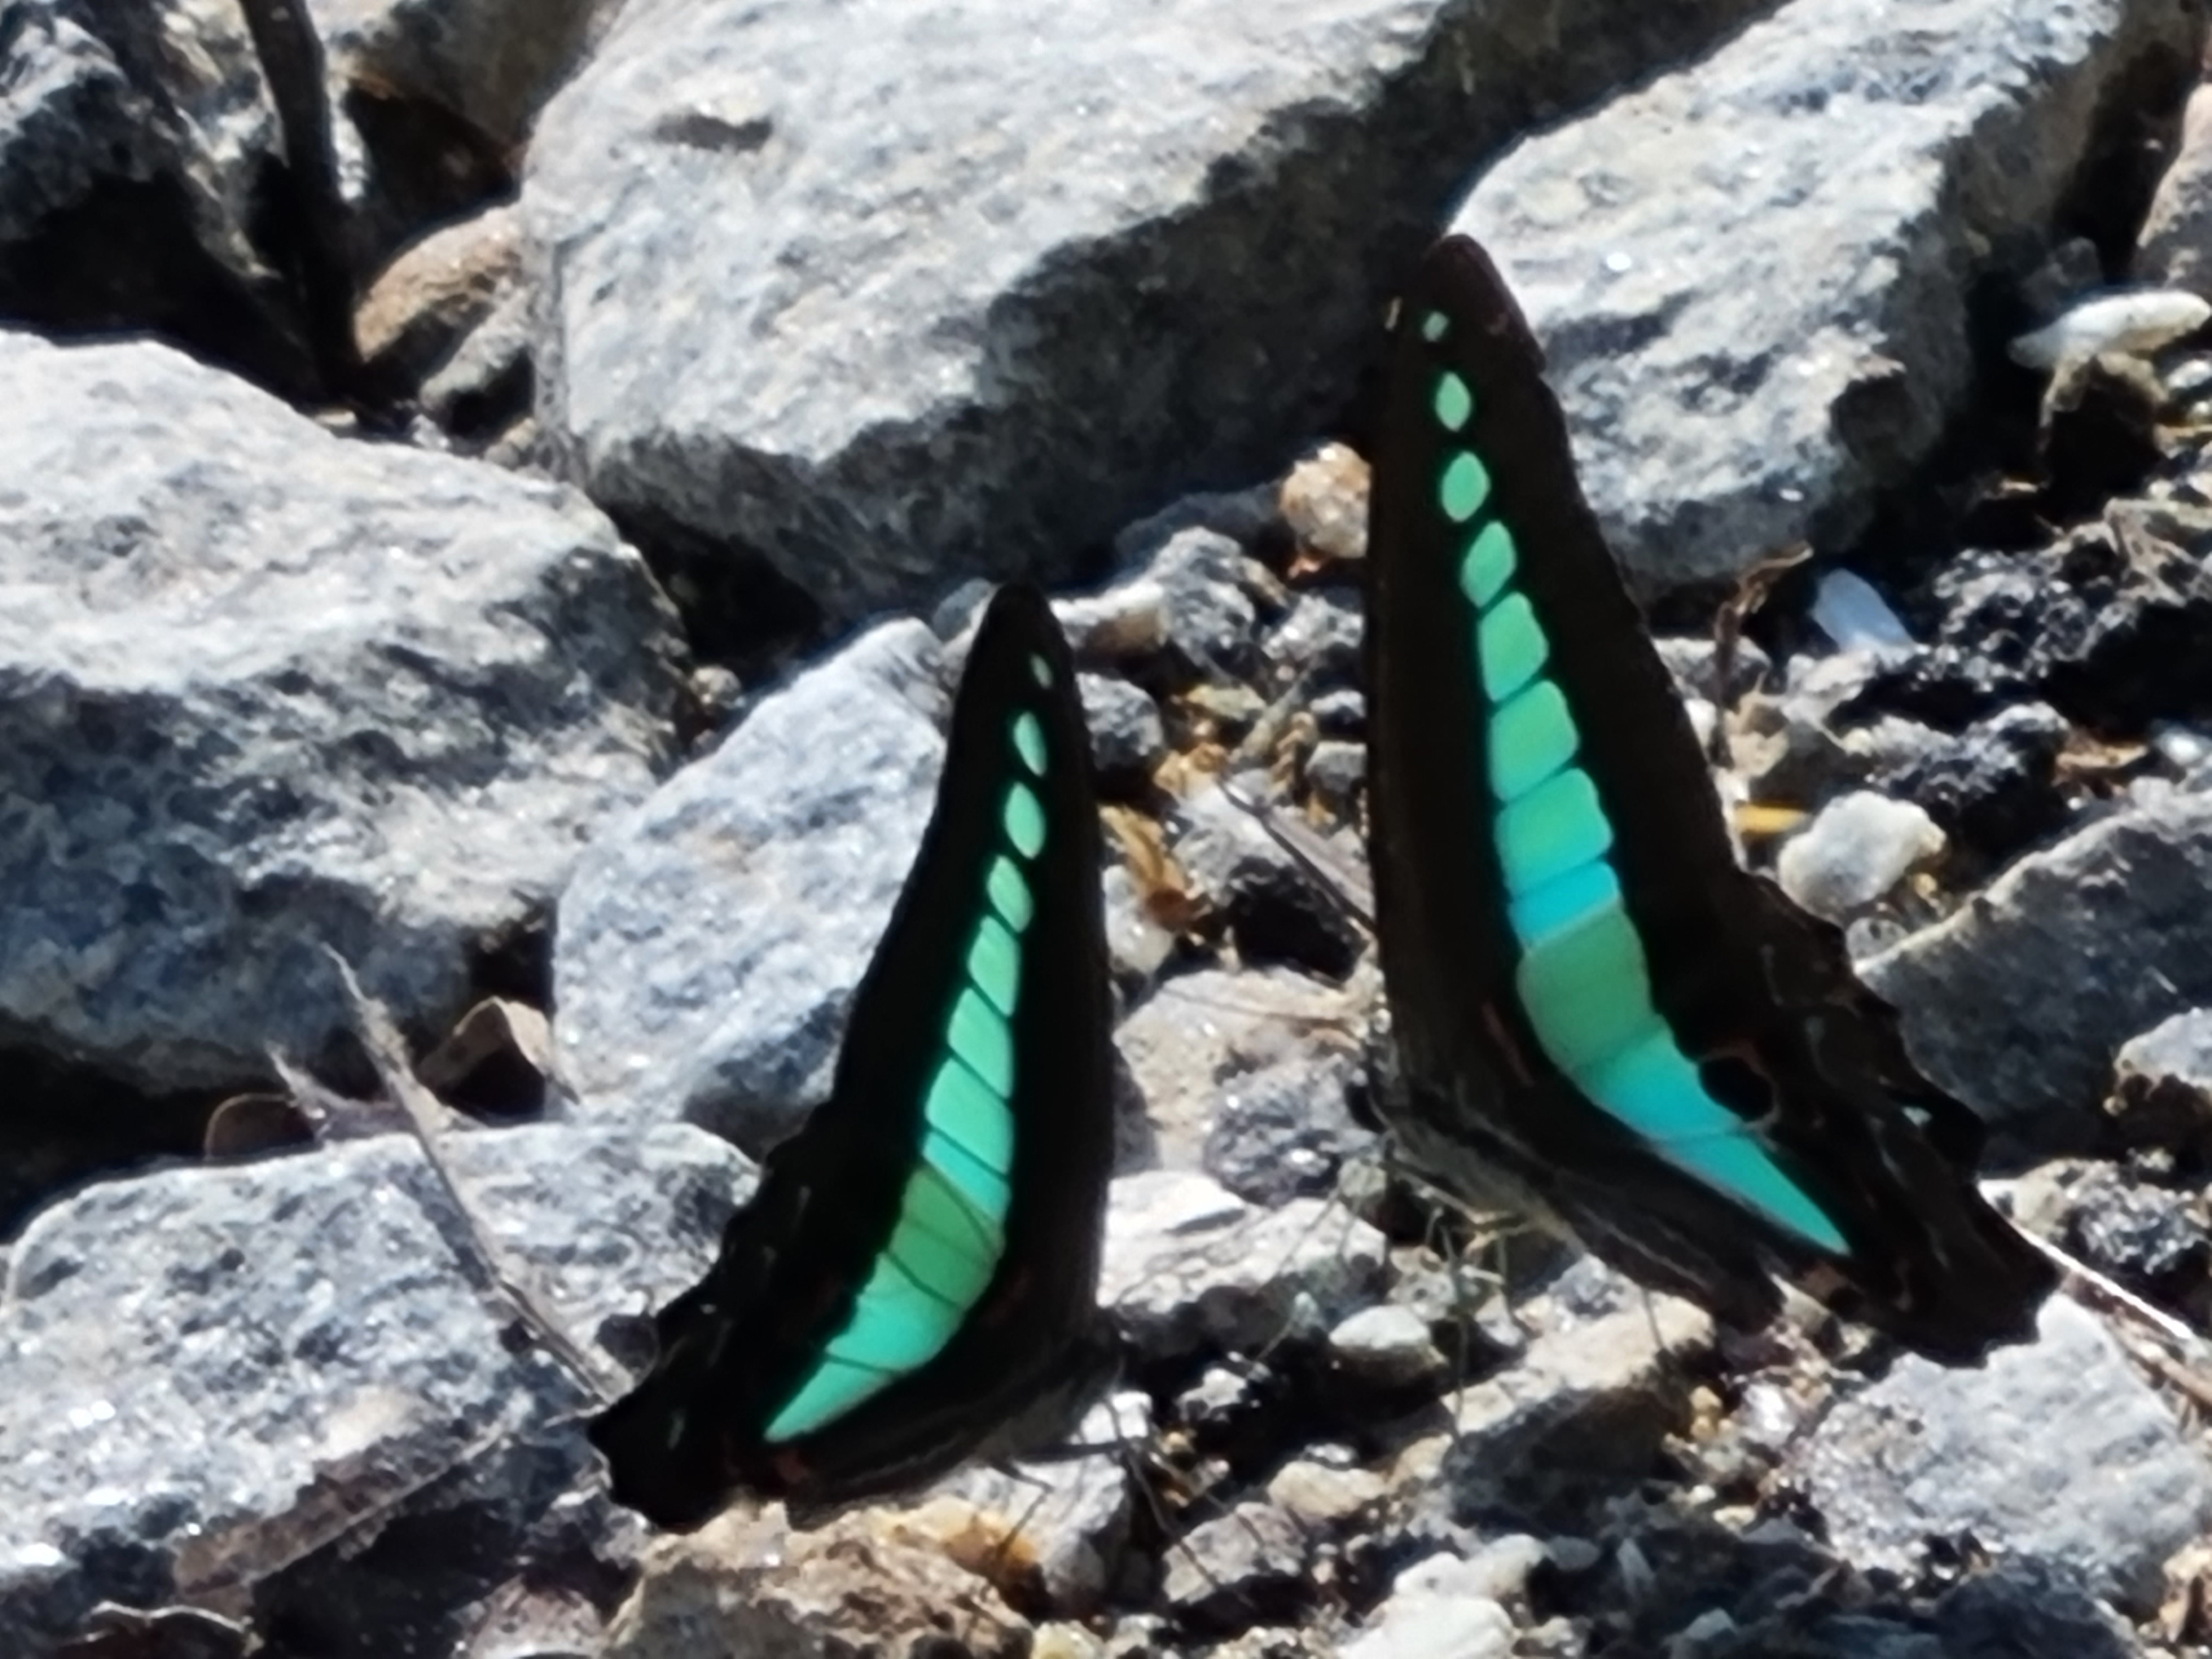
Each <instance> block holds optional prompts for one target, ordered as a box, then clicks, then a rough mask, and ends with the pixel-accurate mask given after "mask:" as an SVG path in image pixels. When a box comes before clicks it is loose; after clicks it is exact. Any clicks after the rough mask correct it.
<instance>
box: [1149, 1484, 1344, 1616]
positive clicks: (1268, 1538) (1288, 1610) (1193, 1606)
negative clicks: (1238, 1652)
mask: <svg viewBox="0 0 2212 1659" xmlns="http://www.w3.org/2000/svg"><path fill="white" fill-rule="evenodd" d="M1305 1563H1306V1541H1305V1537H1304V1534H1303V1533H1302V1532H1301V1531H1300V1529H1299V1527H1298V1523H1297V1522H1296V1521H1294V1520H1292V1519H1291V1517H1290V1516H1287V1515H1285V1513H1284V1512H1283V1511H1282V1510H1279V1509H1277V1508H1276V1507H1275V1506H1274V1505H1273V1504H1252V1503H1246V1504H1238V1505H1237V1507H1236V1508H1235V1509H1233V1510H1230V1511H1229V1513H1228V1514H1226V1515H1225V1516H1219V1517H1218V1518H1217V1519H1214V1520H1212V1521H1203V1522H1200V1523H1199V1524H1198V1525H1197V1526H1195V1527H1193V1528H1191V1529H1190V1530H1189V1531H1188V1532H1187V1533H1185V1534H1183V1537H1182V1547H1181V1548H1179V1549H1177V1550H1176V1552H1175V1553H1174V1554H1173V1555H1171V1556H1170V1558H1169V1559H1168V1564H1167V1569H1168V1570H1167V1581H1166V1583H1164V1584H1163V1585H1162V1586H1161V1595H1162V1598H1163V1599H1164V1601H1166V1603H1167V1605H1168V1607H1170V1609H1172V1610H1173V1611H1174V1612H1175V1613H1178V1614H1180V1615H1181V1616H1182V1618H1183V1619H1185V1620H1188V1621H1189V1622H1190V1623H1192V1624H1194V1625H1195V1626H1198V1627H1200V1629H1203V1630H1210V1631H1217V1632H1218V1631H1236V1630H1242V1629H1244V1628H1245V1627H1247V1626H1251V1625H1255V1624H1273V1623H1278V1622H1285V1621H1289V1620H1295V1619H1296V1618H1297V1615H1298V1614H1299V1613H1302V1612H1303V1611H1304V1604H1305V1602H1306V1601H1307V1600H1308V1598H1309V1597H1310V1595H1311V1594H1312V1590H1313V1586H1312V1584H1311V1583H1310V1581H1309V1580H1308V1578H1307V1577H1306V1565H1305Z"/></svg>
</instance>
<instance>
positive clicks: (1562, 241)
mask: <svg viewBox="0 0 2212 1659" xmlns="http://www.w3.org/2000/svg"><path fill="white" fill-rule="evenodd" d="M2201 27H2202V26H2201V23H2200V22H2199V21H2197V19H2195V18H2192V17H2191V15H2189V13H2188V9H2187V8H2186V7H2185V5H2184V4H2183V3H2182V0H2081V3H2077V4H2066V5H2054V4H2052V3H2051V0H1931V3H1921V4H1915V5H1913V6H1911V7H1910V8H1904V9H1901V8H1899V7H1898V6H1897V5H1896V4H1894V3H1893V0H1795V3H1792V4H1789V5H1785V6H1782V7H1779V8H1778V9H1775V11H1774V13H1773V15H1771V17H1769V18H1767V19H1766V20H1765V21H1762V22H1759V23H1757V24H1754V25H1753V27H1749V28H1747V29H1745V30H1744V31H1743V32H1742V33H1741V34H1739V35H1737V36H1736V37H1735V39H1734V40H1731V41H1729V44H1728V45H1727V46H1724V47H1723V48H1721V49H1720V50H1719V51H1717V52H1714V53H1713V54H1712V55H1711V57H1710V58H1707V59H1705V61H1704V62H1702V63H1699V64H1695V65H1693V66H1692V67H1691V68H1688V69H1686V70H1681V71H1680V72H1679V73H1676V74H1672V75H1667V76H1662V77H1660V78H1659V79H1658V80H1657V81H1656V82H1654V83H1653V84H1651V85H1650V87H1648V88H1644V89H1643V90H1641V91H1638V92H1634V93H1632V94H1628V95H1626V96H1625V97H1622V98H1620V99H1618V100H1614V101H1613V103H1612V104H1610V105H1608V106H1607V107H1606V108H1605V109H1603V110H1602V111H1601V112H1597V113H1596V114H1594V115H1592V116H1590V117H1589V118H1585V119H1583V120H1579V121H1575V122H1572V123H1570V124H1568V125H1564V126H1562V127H1560V128H1559V129H1558V130H1556V131H1553V132H1551V133H1548V134H1547V135H1545V136H1544V137H1541V138H1537V139H1534V140H1532V141H1530V142H1529V143H1526V144H1523V145H1522V147H1521V148H1520V149H1517V150H1516V151H1514V152H1513V153H1512V155H1510V156H1508V157H1507V158H1506V159H1505V160H1504V161H1503V162H1501V163H1500V164H1499V165H1498V167H1496V168H1494V169H1493V170H1492V171H1491V172H1490V173H1488V174H1487V175H1486V177H1485V178H1484V179H1482V181H1481V182H1480V185H1477V186H1476V188H1475V190H1474V193H1473V194H1472V196H1471V197H1469V198H1468V202H1467V204H1466V205H1465V207H1464V208H1463V209H1462V211H1461V212H1460V214H1459V216H1458V218H1457V220H1456V222H1455V228H1456V229H1460V230H1463V231H1466V232H1468V234H1471V235H1474V236H1475V237H1477V238H1479V239H1480V240H1482V241H1484V242H1485V243H1486V244H1487V246H1489V247H1490V249H1491V251H1492V253H1493V254H1494V255H1495V257H1496V258H1497V259H1498V264H1499V267H1500V269H1501V270H1504V274H1505V276H1506V279H1507V281H1508V282H1509V283H1511V285H1512V288H1513V291H1514V295H1515V297H1516V299H1518V300H1519V301H1520V303H1521V307H1522V310H1523V311H1524V312H1525V313H1527V315H1528V320H1529V323H1530V324H1531V325H1532V326H1533V327H1534V329H1535V331H1536V332H1537V334H1538V336H1539V337H1541V339H1542V340H1543V342H1544V346H1545V350H1546V353H1547V357H1548V359H1549V362H1550V372H1551V378H1552V381H1553V385H1554V386H1556V387H1558V388H1559V392H1560V394H1561V400H1562V402H1563V403H1564V404H1565V406H1566V410H1567V415H1568V422H1569V425H1570V427H1571V429H1572V431H1573V435H1574V439H1575V455H1576V460H1577V464H1578V465H1579V467H1580V470H1581V473H1582V478H1583V489H1584V490H1585V492H1586V493H1587V494H1588V495H1589V498H1590V504H1591V506H1592V507H1594V508H1595V511H1596V513H1597V514H1598V517H1599V519H1600V520H1601V523H1602V524H1603V526H1604V527H1605V531H1606V534H1607V539H1608V540H1609V541H1610V542H1611V543H1612V545H1613V551H1614V552H1615V553H1616V554H1617V555H1619V556H1620V558H1621V559H1622V560H1623V562H1625V563H1626V564H1627V565H1628V566H1629V568H1631V570H1632V573H1634V574H1635V575H1636V576H1637V577H1638V579H1639V581H1640V582H1641V584H1642V585H1643V586H1644V587H1645V588H1646V589H1647V590H1650V589H1657V588H1662V587H1665V586H1669V585H1674V584H1680V583H1682V582H1685V581H1689V580H1698V579H1714V578H1732V577H1734V576H1735V574H1737V573H1738V572H1740V571H1741V570H1743V569H1745V568H1747V567H1748V566H1749V565H1751V564H1752V563H1753V562H1754V561H1756V560H1758V559H1759V558H1761V557H1763V556H1765V555H1766V554H1768V553H1771V552H1772V551H1773V550H1776V549H1777V548H1779V547H1782V546H1784V545H1786V544H1789V543H1791V542H1794V541H1797V540H1800V539H1802V538H1805V537H1807V536H1808V535H1809V536H1811V537H1812V538H1814V539H1815V540H1817V541H1820V542H1821V543H1824V544H1833V543H1835V542H1838V541H1844V540H1847V539H1849V538H1850V537H1852V536H1853V535H1855V534H1857V532H1859V531H1860V530H1862V529H1863V528H1864V526H1865V521H1866V514H1867V513H1869V511H1870V510H1871V507H1870V503H1871V501H1872V500H1873V498H1874V496H1875V493H1876V492H1877V491H1878V490H1879V489H1881V487H1882V486H1884V485H1887V484H1890V483H1895V482H1897V481H1898V480H1899V479H1900V478H1901V477H1904V476H1905V474H1906V473H1908V472H1909V471H1911V469H1912V468H1913V467H1914V466H1915V465H1917V463H1918V462H1919V461H1920V459H1922V458H1923V457H1924V456H1925V455H1926V454H1927V453H1928V452H1929V449H1930V448H1931V447H1933V446H1934V444H1935V442H1936V438H1937V437H1938V435H1940V434H1941V432H1942V428H1943V425H1944V423H1945V422H1946V421H1947V419H1948V418H1949V417H1950V416H1952V415H1953V414H1954V412H1955V411H1956V410H1958V409H1960V407H1961V406H1962V404H1963V403H1964V400H1965V398H1966V393H1967V391H1968V389H1969V381H1970V380H1971V377H1972V372H1973V363H1972V356H1971V349H1970V343H1969V338H1968V326H1967V325H1968V319H1967V316H1966V300H1967V294H1968V289H1969V288H1970V287H1971V285H1972V278H1973V276H1974V275H1975V274H1976V273H1977V272H1978V271H1981V270H1990V269H1991V268H1992V262H1991V259H1990V253H1989V249H1990V245H1991V244H1992V243H2001V242H2003V241H2005V240H2014V241H2017V240H2018V238H2019V237H2020V235H2021V234H2023V233H2029V232H2030V231H2031V229H2032V228H2035V227H2040V226H2043V225H2045V224H2047V223H2048V222H2050V220H2051V216H2052V214H2053V212H2054V210H2056V208H2057V205H2058V204H2059V203H2060V201H2061V200H2062V198H2063V197H2064V195H2065V192H2066V191H2068V190H2069V189H2070V188H2072V187H2073V185H2074V184H2075V179H2076V178H2077V176H2078V172H2079V169H2080V167H2081V165H2082V164H2083V162H2084V161H2085V159H2086V158H2087V155H2089V153H2090V151H2091V149H2092V145H2093V137H2094V131H2093V129H2094V123H2095V121H2096V120H2097V118H2099V116H2100V113H2101V112H2102V110H2103V108H2104V106H2106V101H2107V100H2114V99H2118V98H2122V97H2125V98H2127V99H2129V100H2130V103H2131V104H2132V103H2133V102H2135V101H2136V100H2137V98H2138V94H2134V93H2131V92H2125V91H2124V90H2123V88H2131V87H2136V86H2140V85H2142V84H2144V82H2142V80H2141V79H2139V78H2138V77H2140V76H2144V75H2146V74H2150V75H2153V76H2155V75H2163V76H2164V77H2165V82H2164V83H2165V84H2167V85H2170V86H2171V87H2172V88H2177V89H2178V88H2179V87H2181V86H2183V85H2185V84H2186V83H2187V81H2188V80H2189V79H2190V78H2191V77H2192V76H2194V74H2195V64H2196V58H2197V45H2198V41H2199V40H2200V38H2201ZM1999 158H2002V160H2000V159H1999ZM2012 274H2013V275H2015V276H2025V275H2026V274H2027V273H2026V271H2025V270H2015V271H2014V272H2013V273H2012Z"/></svg>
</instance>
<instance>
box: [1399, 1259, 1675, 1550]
mask: <svg viewBox="0 0 2212 1659" xmlns="http://www.w3.org/2000/svg"><path fill="white" fill-rule="evenodd" d="M1655 1336H1656V1339H1657V1340H1656V1341H1655ZM1711 1337H1712V1322H1711V1318H1710V1316H1707V1315H1706V1314H1705V1312H1704V1310H1701V1309H1698V1308H1694V1307H1692V1306H1691V1305H1690V1304H1688V1303H1686V1302H1682V1301H1679V1300H1677V1299H1676V1298H1674V1297H1668V1296H1652V1297H1650V1298H1649V1300H1648V1303H1647V1304H1645V1305H1639V1306H1637V1307H1634V1308H1630V1309H1624V1310H1621V1311H1620V1312H1619V1313H1610V1314H1606V1315H1602V1316H1600V1317H1598V1318H1595V1319H1593V1320H1590V1321H1589V1322H1583V1323H1573V1324H1567V1325H1565V1326H1563V1327H1561V1328H1558V1329H1555V1330H1551V1331H1547V1332H1546V1333H1545V1334H1543V1335H1541V1336H1540V1337H1538V1338H1537V1339H1536V1340H1534V1342H1532V1343H1530V1344H1529V1345H1528V1352H1527V1353H1526V1354H1525V1355H1523V1356H1522V1360H1521V1362H1520V1363H1519V1364H1516V1365H1515V1366H1514V1367H1512V1369H1510V1370H1507V1371H1504V1372H1502V1373H1501V1374H1499V1375H1498V1376H1493V1377H1490V1378H1487V1379H1486V1380H1485V1381H1483V1382H1480V1383H1473V1384H1469V1385H1467V1386H1464V1387H1462V1388H1459V1389H1455V1390H1454V1392H1453V1393H1452V1394H1451V1395H1449V1396H1448V1398H1447V1401H1446V1403H1447V1405H1448V1406H1449V1407H1450V1409H1451V1413H1452V1422H1453V1433H1452V1435H1451V1437H1450V1439H1449V1443H1446V1444H1443V1445H1439V1446H1437V1453H1438V1455H1439V1458H1440V1467H1439V1468H1438V1471H1437V1473H1438V1474H1439V1475H1440V1476H1441V1480H1442V1485H1443V1489H1444V1490H1445V1491H1446V1492H1450V1493H1452V1494H1453V1495H1454V1497H1455V1503H1454V1505H1453V1507H1454V1510H1455V1512H1464V1511H1465V1510H1467V1509H1468V1508H1469V1507H1472V1506H1474V1504H1479V1503H1480V1502H1481V1501H1483V1500H1484V1499H1486V1498H1488V1497H1489V1495H1490V1494H1491V1493H1492V1492H1494V1491H1495V1490H1496V1488H1497V1486H1498V1483H1500V1482H1508V1481H1511V1480H1518V1479H1526V1478H1527V1477H1528V1475H1529V1474H1530V1473H1531V1472H1532V1471H1535V1472H1541V1474H1544V1475H1547V1476H1548V1475H1551V1474H1556V1473H1557V1472H1559V1471H1561V1470H1565V1469H1572V1470H1576V1471H1577V1472H1582V1473H1592V1472H1596V1473H1611V1474H1616V1475H1620V1476H1632V1475H1633V1474H1636V1473H1637V1472H1638V1471H1640V1470H1641V1469H1643V1468H1644V1467H1645V1466H1646V1464H1647V1462H1648V1460H1649V1459H1650V1456H1651V1455H1653V1453H1654V1451H1655V1450H1656V1448H1657V1447H1658V1446H1659V1445H1660V1443H1662V1440H1663V1439H1664V1437H1666V1436H1667V1435H1668V1434H1670V1433H1673V1432H1674V1431H1676V1427H1677V1425H1679V1424H1680V1421H1681V1420H1682V1418H1683V1414H1684V1413H1685V1412H1686V1389H1687V1381H1686V1377H1685V1376H1684V1375H1683V1372H1682V1368H1681V1366H1680V1364H1679V1362H1678V1361H1677V1360H1676V1358H1675V1357H1674V1356H1675V1353H1676V1352H1687V1351H1690V1350H1692V1349H1695V1348H1698V1347H1699V1346H1704V1345H1705V1344H1707V1343H1709V1342H1710V1341H1711ZM1661 1342H1663V1343H1664V1345H1665V1346H1663V1347H1662V1346H1659V1343H1661ZM1417 1464H1418V1460H1413V1461H1409V1462H1408V1463H1407V1466H1406V1467H1407V1471H1408V1472H1409V1473H1410V1472H1411V1471H1412V1469H1413V1468H1415V1467H1417Z"/></svg>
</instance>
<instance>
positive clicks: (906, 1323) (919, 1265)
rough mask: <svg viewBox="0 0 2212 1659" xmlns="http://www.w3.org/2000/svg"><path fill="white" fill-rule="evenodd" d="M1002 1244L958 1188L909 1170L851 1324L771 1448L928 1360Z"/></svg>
mask: <svg viewBox="0 0 2212 1659" xmlns="http://www.w3.org/2000/svg"><path fill="white" fill-rule="evenodd" d="M1005 1251H1006V1234H1005V1231H1003V1230H1002V1228H1001V1227H1000V1225H999V1223H998V1222H997V1221H996V1220H995V1219H993V1218H989V1217H987V1216H985V1215H983V1214H981V1213H980V1212H979V1211H978V1208H977V1206H975V1204H974V1203H973V1201H972V1200H969V1197H968V1196H967V1194H965V1193H963V1191H962V1190H961V1188H959V1187H958V1186H957V1184H956V1183H954V1182H951V1180H950V1179H948V1178H947V1177H946V1176H945V1175H944V1174H943V1173H942V1172H941V1171H939V1170H937V1169H935V1168H933V1166H931V1165H929V1164H923V1165H921V1167H920V1168H918V1169H917V1170H915V1172H914V1174H913V1175H912V1176H908V1179H907V1183H906V1194H905V1197H904V1200H902V1203H901V1205H900V1206H899V1218H898V1222H897V1225H896V1226H895V1227H894V1228H893V1229H892V1231H891V1236H890V1242H889V1243H887V1244H885V1245H884V1253H883V1254H882V1255H880V1256H878V1257H877V1258H876V1264H875V1267H873V1269H872V1270H871V1272H870V1273H869V1274H868V1279H867V1282H866V1284H864V1285H862V1286H861V1287H860V1294H859V1296H857V1297H854V1303H853V1312H852V1316H851V1317H850V1318H848V1320H847V1321H846V1322H845V1328H843V1329H842V1330H841V1331H839V1332H838V1333H837V1334H836V1336H835V1337H834V1338H832V1339H831V1340H830V1343H829V1346H828V1348H827V1349H825V1350H824V1351H823V1357H822V1359H821V1362H820V1363H819V1364H817V1365H816V1366H815V1368H814V1370H813V1371H812V1372H811V1374H810V1375H809V1376H808V1377H807V1379H806V1381H805V1383H804V1384H802V1385H801V1386H800V1388H799V1391H798V1392H797V1393H795V1394H794V1395H792V1397H791V1399H790V1400H789V1401H787V1403H786V1404H785V1406H784V1407H783V1409H782V1410H781V1411H780V1412H778V1413H776V1414H775V1417H774V1419H771V1420H770V1421H769V1425H768V1428H767V1430H766V1431H765V1432H764V1433H763V1436H762V1438H763V1439H764V1440H766V1441H767V1442H768V1443H769V1444H771V1445H774V1444H776V1443H780V1442H782V1441H786V1440H790V1439H792V1438H794V1437H797V1436H799V1435H802V1434H806V1433H810V1432H811V1431H813V1430H815V1429H817V1428H820V1427H821V1426H822V1425H823V1424H825V1423H829V1422H831V1421H833V1420H835V1419H837V1418H840V1417H842V1416H843V1415H844V1414H845V1413H847V1412H849V1411H851V1410H852V1409H853V1408H854V1407H856V1406H858V1405H860V1404H861V1403H862V1402H863V1401H866V1400H868V1399H869V1398H871V1397H872V1396H873V1395H877V1394H879V1393H881V1392H882V1391H883V1390H884V1389H887V1388H889V1387H890V1385H891V1384H892V1383H895V1382H896V1381H897V1380H898V1379H899V1378H900V1377H901V1376H905V1375H906V1374H908V1372H910V1371H912V1370H915V1369H916V1368H918V1367H920V1366H922V1365H926V1364H928V1363H929V1362H930V1361H931V1360H933V1359H934V1358H936V1357H937V1356H938V1354H939V1353H940V1352H943V1350H944V1348H945V1344H946V1343H948V1342H950V1341H951V1340H952V1338H953V1334H955V1333H956V1332H957V1331H958V1330H959V1328H960V1324H961V1321H962V1320H963V1318H965V1317H966V1316H967V1313H968V1310H969V1309H970V1308H972V1307H974V1306H975V1302H976V1300H977V1299H978V1298H979V1297H981V1295H982V1294H983V1291H984V1290H985V1289H986V1288H987V1286H988V1285H990V1282H991V1276H992V1274H993V1273H996V1272H997V1271H998V1266H999V1258H1000V1256H1001V1255H1003V1254H1005Z"/></svg>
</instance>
